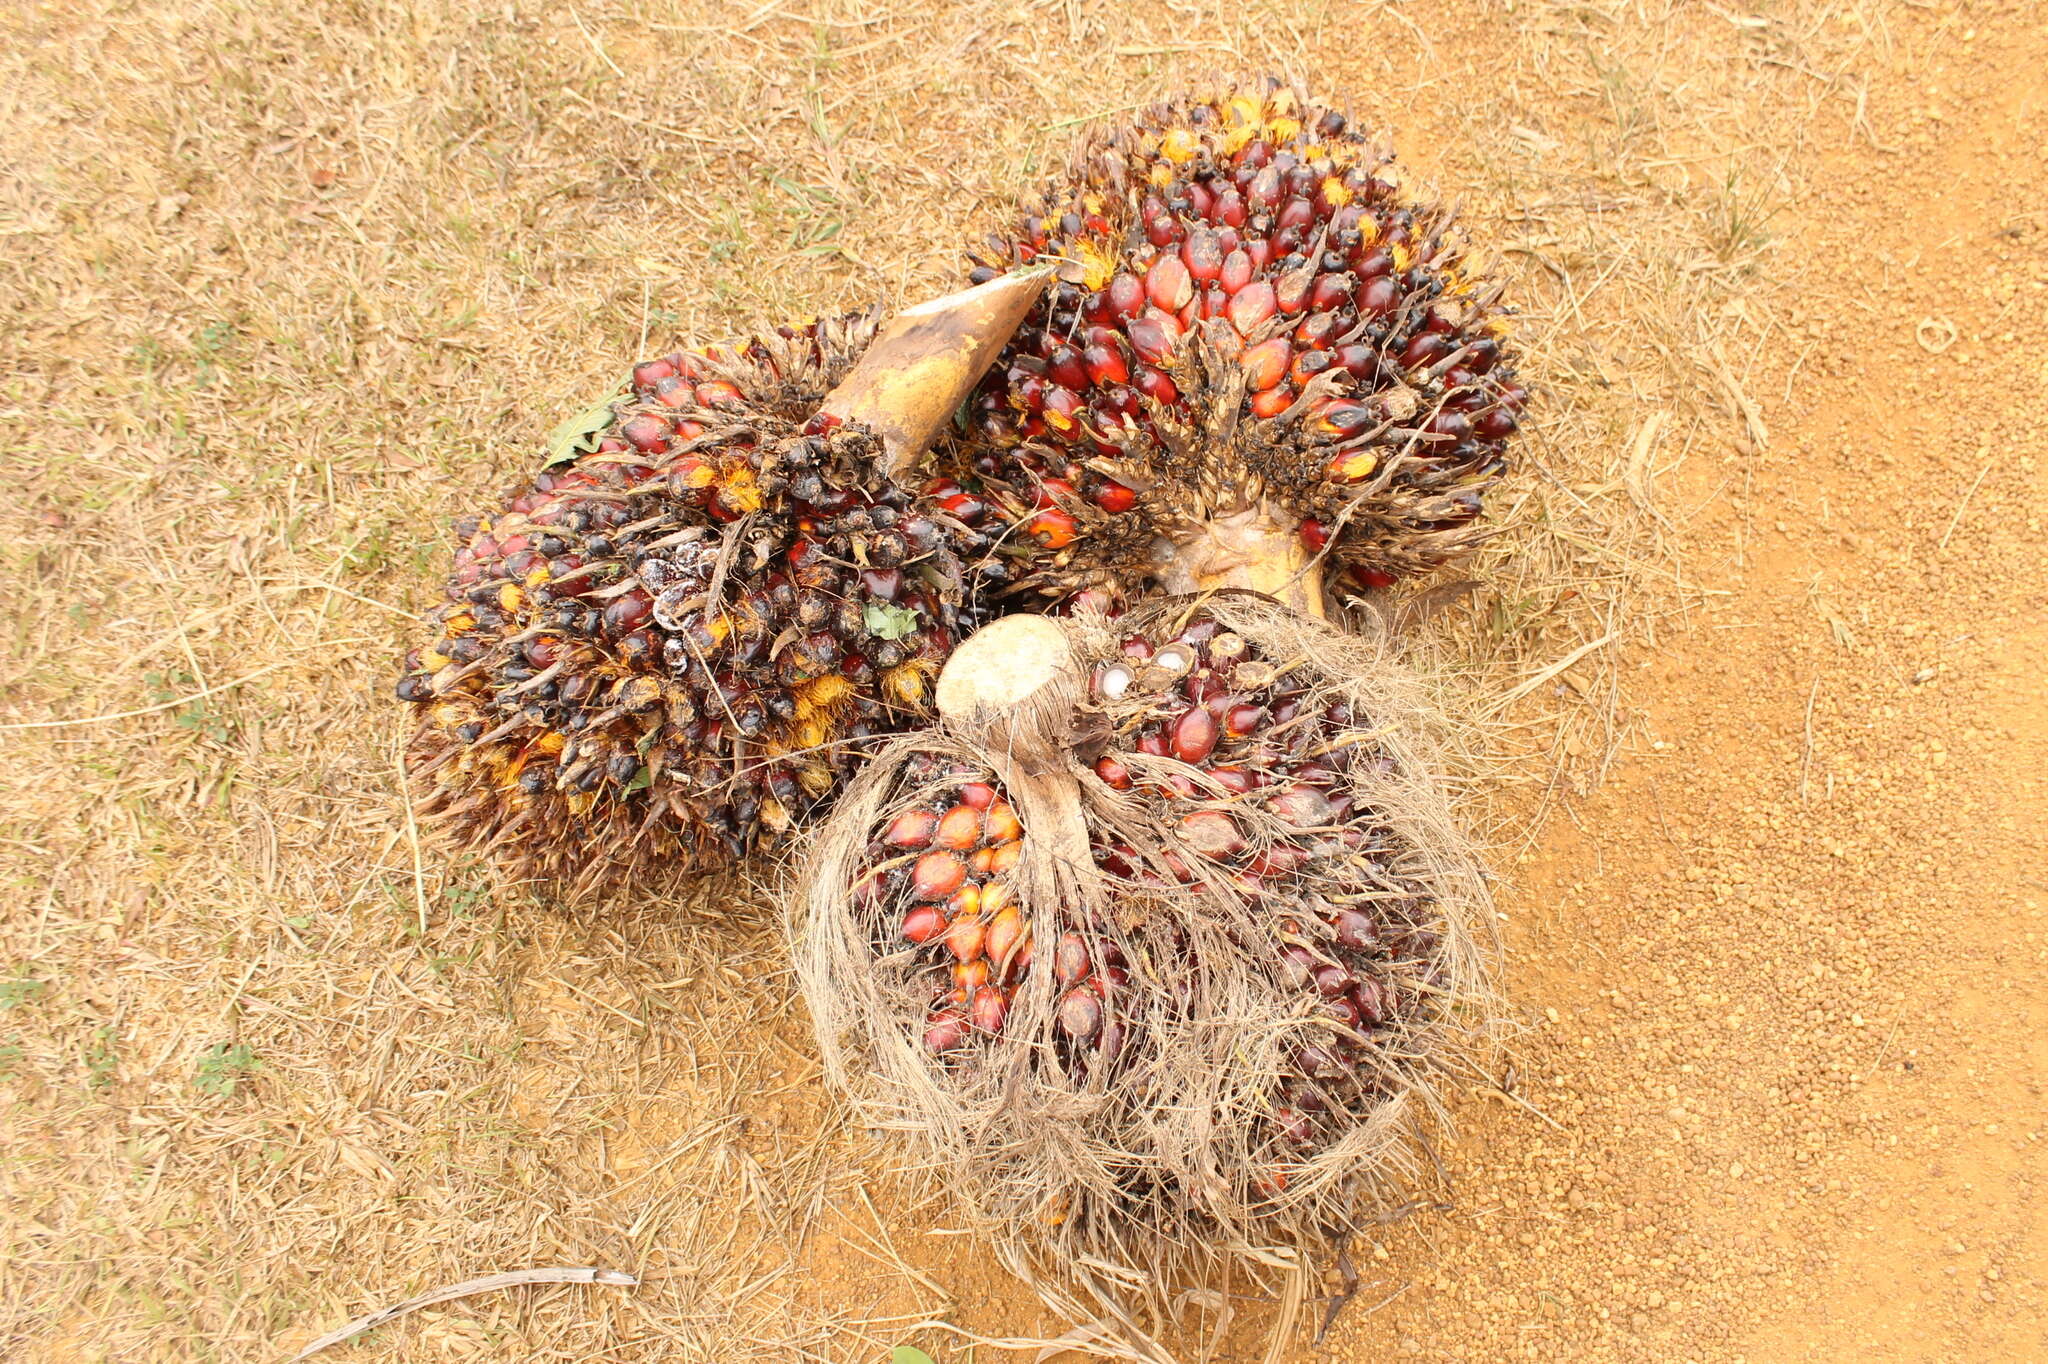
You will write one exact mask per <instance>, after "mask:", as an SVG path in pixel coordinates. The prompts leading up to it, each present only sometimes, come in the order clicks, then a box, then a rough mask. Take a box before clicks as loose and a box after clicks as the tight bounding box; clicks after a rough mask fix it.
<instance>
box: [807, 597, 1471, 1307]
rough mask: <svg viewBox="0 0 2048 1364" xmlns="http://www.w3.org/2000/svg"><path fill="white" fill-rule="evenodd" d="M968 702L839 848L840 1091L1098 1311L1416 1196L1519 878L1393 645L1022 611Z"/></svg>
mask: <svg viewBox="0 0 2048 1364" xmlns="http://www.w3.org/2000/svg"><path fill="white" fill-rule="evenodd" d="M984 646H987V647H984ZM937 697H938V704H939V709H940V713H941V716H942V717H943V718H942V722H941V724H940V725H939V726H938V727H937V728H935V729H933V730H930V731H926V732H921V733H918V734H911V735H903V736H899V737H898V738H896V739H894V740H892V741H890V743H889V745H888V746H887V747H886V748H885V749H884V751H883V752H882V753H881V754H879V755H878V757H877V759H876V760H875V762H874V764H873V765H871V766H870V767H869V768H868V770H867V771H866V772H865V773H863V775H862V776H861V777H860V778H858V779H857V781H856V782H855V784H854V785H853V786H852V787H851V788H850V790H849V792H848V794H847V795H846V796H845V797H844V798H843V800H842V803H841V804H840V805H839V807H838V808H837V809H836V811H835V812H834V815H833V816H832V818H831V819H830V820H828V821H827V823H826V824H825V826H824V827H823V829H822V831H821V833H820V835H819V838H818V841H817V844H816V846H815V848H814V849H813V853H812V856H811V857H810V858H808V859H807V865H808V866H809V868H810V872H809V876H810V879H809V883H808V885H807V886H806V888H805V892H804V897H803V914H804V921H803V925H802V939H801V941H800V943H799V953H798V961H799V972H800V975H801V977H802V979H803V981H804V986H805V994H806V1000H807V1003H808V1004H809V1006H810V1009H811V1013H812V1016H813V1019H814V1023H815V1026H816V1027H817V1029H818V1033H819V1042H820V1046H821V1050H822V1052H823V1054H824V1056H825V1058H826V1061H827V1064H828V1068H829V1069H828V1073H829V1074H830V1075H831V1076H832V1077H833V1078H834V1080H835V1081H836V1082H837V1083H839V1084H841V1085H842V1086H844V1087H845V1088H846V1089H847V1090H848V1091H850V1092H851V1094H852V1095H853V1097H854V1098H855V1100H856V1101H857V1102H859V1103H861V1104H863V1105H865V1106H866V1107H867V1108H868V1109H869V1110H870V1113H871V1116H872V1118H873V1120H874V1121H875V1122H876V1123H877V1125H881V1126H886V1127H888V1128H890V1129H891V1130H893V1131H897V1132H902V1133H909V1134H915V1135H916V1136H917V1137H918V1138H919V1139H920V1140H922V1141H924V1142H926V1143H928V1146H929V1149H927V1150H926V1151H924V1152H922V1153H920V1155H919V1156H918V1157H916V1158H915V1160H916V1163H917V1164H919V1165H920V1166H926V1167H929V1168H934V1169H939V1170H944V1171H946V1172H948V1173H949V1175H951V1176H953V1177H955V1178H957V1181H958V1185H959V1188H960V1190H961V1191H962V1192H963V1193H964V1194H965V1195H966V1196H967V1198H968V1200H969V1202H970V1204H971V1206H973V1207H974V1208H975V1209H976V1210H977V1212H978V1213H979V1214H981V1215H983V1216H986V1217H989V1218H992V1219H994V1220H995V1221H996V1222H998V1223H999V1224H1000V1225H1001V1226H1002V1228H1003V1231H1004V1236H1003V1237H1002V1238H1001V1239H999V1241H998V1245H999V1247H1009V1248H1010V1249H1011V1250H1014V1251H1016V1253H1017V1256H1018V1257H1020V1258H1017V1259H1015V1260H1013V1263H1016V1264H1018V1265H1019V1266H1020V1267H1021V1268H1023V1269H1024V1270H1026V1271H1027V1272H1030V1273H1032V1274H1033V1275H1034V1276H1037V1275H1038V1272H1039V1271H1040V1270H1042V1269H1045V1268H1047V1267H1048V1266H1049V1267H1051V1268H1053V1269H1056V1270H1057V1272H1058V1275H1060V1276H1079V1277H1080V1278H1083V1279H1088V1280H1090V1282H1091V1285H1092V1286H1091V1287H1090V1288H1089V1289H1088V1294H1087V1295H1086V1296H1088V1297H1089V1298H1090V1299H1091V1300H1093V1299H1094V1298H1095V1296H1096V1295H1101V1294H1107V1295H1108V1296H1109V1297H1111V1298H1116V1297H1119V1296H1121V1295H1124V1294H1127V1293H1128V1292H1129V1288H1128V1286H1129V1285H1131V1284H1155V1285H1160V1286H1161V1291H1162V1293H1165V1292H1167V1291H1168V1290H1167V1289H1166V1287H1165V1286H1166V1285H1168V1284H1170V1283H1171V1282H1172V1277H1171V1276H1172V1275H1173V1274H1174V1273H1177V1272H1180V1271H1182V1270H1188V1269H1190V1268H1192V1265H1191V1263H1190V1259H1189V1257H1200V1256H1203V1255H1207V1254H1209V1253H1211V1252H1212V1251H1213V1252H1215V1253H1218V1254H1221V1253H1223V1252H1224V1251H1225V1250H1226V1249H1227V1248H1229V1247H1236V1246H1245V1245H1258V1246H1271V1245H1275V1244H1281V1243H1285V1242H1287V1241H1288V1240H1289V1239H1290V1238H1294V1239H1295V1241H1296V1243H1297V1244H1298V1245H1299V1246H1300V1248H1301V1249H1302V1251H1303V1253H1305V1254H1317V1253H1321V1252H1320V1250H1319V1249H1318V1248H1319V1247H1326V1246H1327V1244H1328V1242H1327V1240H1326V1239H1325V1238H1326V1237H1327V1236H1328V1235H1329V1234H1330V1233H1332V1232H1333V1231H1341V1230H1343V1229H1345V1228H1351V1227H1357V1226H1359V1225H1362V1223H1361V1219H1362V1218H1364V1217H1368V1216H1370V1215H1371V1214H1372V1210H1373V1205H1374V1204H1375V1202H1376V1201H1378V1199H1380V1198H1388V1199H1389V1201H1396V1200H1393V1199H1392V1198H1391V1197H1390V1196H1391V1195H1394V1194H1395V1193H1397V1192H1399V1193H1401V1194H1402V1195H1403V1196H1405V1193H1406V1192H1407V1190H1404V1189H1402V1188H1401V1186H1402V1185H1404V1184H1406V1183H1407V1181H1408V1179H1409V1178H1410V1177H1411V1176H1412V1169H1413V1158H1414V1156H1415V1155H1416V1153H1417V1150H1418V1148H1417V1147H1416V1146H1415V1145H1414V1144H1413V1143H1414V1140H1415V1135H1416V1133H1415V1129H1416V1125H1417V1123H1418V1122H1420V1121H1422V1120H1423V1119H1424V1118H1425V1116H1426V1115H1427V1114H1428V1113H1429V1112H1430V1111H1432V1106H1433V1099H1432V1097H1431V1084H1432V1081H1433V1079H1434V1078H1435V1077H1436V1076H1438V1075H1440V1074H1441V1073H1442V1071H1443V1068H1444V1067H1445V1066H1446V1065H1448V1064H1450V1063H1451V1061H1452V1059H1453V1058H1455V1057H1457V1056H1458V1055H1460V1054H1461V1053H1462V1051H1463V1049H1464V1047H1465V1045H1466V1043H1467V1041H1468V1040H1469V1039H1470V1038H1471V1037H1473V1036H1474V1035H1477V1034H1480V1033H1483V1032H1484V1030H1485V1028H1486V1027H1487V1023H1486V1018H1487V1009H1486V1004H1485V998H1486V996H1485V992H1484V988H1483V984H1482V980H1481V974H1482V973H1481V956H1480V952H1479V948H1478V946H1477V944H1476V941H1475V932H1476V931H1479V930H1481V928H1482V925H1483V922H1484V907H1485V889H1484V885H1483V880H1482V877H1481V874H1480V871H1479V867H1478V863H1477V860H1476V857H1475V856H1474V854H1473V852H1472V849H1471V846H1470V844H1469V843H1468V842H1467V841H1465V840H1464V839H1463V838H1462V836H1461V835H1460V834H1459V833H1458V831H1457V829H1456V827H1455V825H1454V824H1453V823H1452V822H1451V820H1450V818H1449V815H1448V803H1447V801H1446V798H1445V794H1444V790H1443V787H1442V784H1441V781H1440V779H1439V778H1438V777H1437V776H1436V774H1435V773H1434V772H1433V771H1432V770H1431V769H1430V767H1429V765H1428V758H1427V754H1428V752H1429V750H1428V749H1427V747H1426V746H1425V744H1426V739H1424V738H1423V737H1422V735H1423V729H1422V726H1421V724H1420V722H1419V721H1418V713H1419V712H1418V706H1417V702H1416V699H1415V696H1414V694H1413V692H1412V690H1411V689H1410V687H1409V686H1408V684H1406V683H1405V682H1403V681H1402V680H1401V679H1400V676H1399V674H1398V671H1397V670H1394V669H1393V668H1392V667H1391V666H1390V665H1389V663H1388V661H1387V660H1386V659H1385V658H1384V657H1383V656H1381V655H1380V654H1379V653H1378V652H1377V646H1375V645H1373V644H1372V643H1370V642H1368V641H1364V640H1360V639H1356V638H1352V637H1348V636H1345V635H1343V634H1341V633H1339V632H1337V631H1335V630H1333V629H1332V628H1330V627H1328V626H1326V625H1323V624H1322V623H1320V622H1317V621H1314V620H1311V619H1306V618H1302V617H1299V616H1297V615H1295V614H1294V613H1291V612H1288V611H1286V610H1285V609H1283V608H1281V607H1279V606H1277V605H1275V604H1274V603H1272V602H1271V601H1270V600H1268V599H1266V598H1263V597H1259V596H1256V595H1254V594H1250V593H1242V594H1238V593H1230V594H1222V595H1219V596H1205V597H1202V598H1198V599H1172V600H1167V601H1159V600H1154V601H1149V602H1146V603H1143V604H1141V605H1140V606H1138V607H1136V608H1134V609H1133V610H1131V611H1129V612H1127V613H1125V614H1123V615H1120V616H1115V617H1109V616H1104V615H1102V614H1100V613H1098V612H1095V611H1093V610H1091V609H1082V610H1079V611H1077V612H1075V613H1074V614H1073V615H1072V616H1069V617H1064V618H1052V617H1046V616H1031V615H1014V616H1010V617H1007V618H1005V619H1002V620H998V621H996V622H994V623H993V624H992V625H989V626H987V627H984V628H983V630H982V631H980V632H979V633H978V634H976V635H975V636H974V637H972V638H970V639H969V640H968V641H966V642H965V643H963V644H962V645H961V646H960V647H959V648H958V649H956V651H955V652H954V654H953V656H952V658H951V659H950V660H949V661H948V663H947V666H946V669H945V671H944V673H943V674H942V676H941V678H940V680H939V684H938V688H937ZM1411 1187H1412V1186H1411ZM1105 1265H1107V1266H1111V1267H1112V1269H1110V1270H1104V1269H1103V1268H1102V1267H1103V1266H1105ZM1105 1274H1106V1275H1107V1276H1108V1277H1107V1278H1105V1277H1104V1275H1105ZM1038 1282H1040V1284H1041V1287H1043V1285H1044V1283H1045V1280H1044V1279H1043V1278H1042V1277H1041V1278H1038ZM1119 1284H1121V1285H1124V1287H1118V1286H1117V1285H1119ZM1077 1296H1081V1295H1077ZM1049 1300H1050V1299H1049ZM1128 1319H1129V1318H1127V1317H1125V1318H1120V1320H1128Z"/></svg>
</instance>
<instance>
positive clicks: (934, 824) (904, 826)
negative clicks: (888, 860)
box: [882, 810, 939, 848]
mask: <svg viewBox="0 0 2048 1364" xmlns="http://www.w3.org/2000/svg"><path fill="white" fill-rule="evenodd" d="M938 824H939V817H938V815H936V814H935V813H933V812H932V811H930V810H905V811H904V812H903V813H902V814H900V815H898V816H896V818H895V819H894V820H893V821H892V822H891V823H890V825H889V827H888V829H886V830H885V831H884V832H883V834H882V841H883V842H884V843H887V844H888V845H889V846H891V847H894V848H922V847H926V846H927V845H929V844H930V843H931V841H932V833H933V831H934V830H936V829H937V828H938Z"/></svg>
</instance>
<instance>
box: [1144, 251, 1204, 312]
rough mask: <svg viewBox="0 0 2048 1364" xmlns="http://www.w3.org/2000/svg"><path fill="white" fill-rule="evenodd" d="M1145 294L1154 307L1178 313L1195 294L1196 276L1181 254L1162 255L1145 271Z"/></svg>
mask: <svg viewBox="0 0 2048 1364" xmlns="http://www.w3.org/2000/svg"><path fill="white" fill-rule="evenodd" d="M1145 296H1146V297H1147V298H1149V299H1151V300H1152V306H1153V307H1155V308H1161V309H1164V310H1165V311H1167V312H1169V313H1178V312H1179V311H1180V310H1181V309H1182V308H1185V307H1186V306H1187V305H1188V303H1189V302H1190V301H1192V300H1193V298H1194V296H1195V281H1194V277H1193V276H1191V275H1190V274H1189V273H1188V268H1187V266H1185V265H1183V264H1182V263H1181V259H1180V257H1179V256H1161V257H1160V258H1159V259H1158V260H1156V261H1154V262H1153V263H1152V268H1151V269H1149V270H1147V271H1146V272H1145Z"/></svg>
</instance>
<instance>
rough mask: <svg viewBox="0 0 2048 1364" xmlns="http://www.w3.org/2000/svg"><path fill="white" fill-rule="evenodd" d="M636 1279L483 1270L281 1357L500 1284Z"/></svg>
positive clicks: (611, 1273)
mask: <svg viewBox="0 0 2048 1364" xmlns="http://www.w3.org/2000/svg"><path fill="white" fill-rule="evenodd" d="M639 1282H640V1280H639V1279H637V1278H635V1277H634V1276H633V1275H631V1274H625V1273H621V1272H620V1271H618V1270H616V1269H565V1268H555V1269H515V1270H513V1271H511V1272H510V1273H508V1274H486V1275H485V1276H484V1277H483V1278H481V1279H468V1280H465V1281H464V1282H462V1283H459V1284H453V1285H451V1286H449V1287H447V1288H437V1289H435V1290H434V1291H433V1292H431V1293H422V1294H420V1295H419V1296H418V1297H416V1298H407V1299H406V1300H405V1301H404V1302H401V1303H395V1304H393V1305H392V1306H390V1307H384V1308H379V1309H378V1310H377V1311H375V1312H372V1313H370V1314H369V1315H368V1316H366V1317H357V1318H356V1319H355V1320H354V1321H352V1322H350V1323H349V1324H348V1325H346V1326H339V1327H336V1328H335V1329H334V1330H332V1331H329V1332H328V1333H327V1334H326V1335H324V1336H322V1337H320V1339H318V1340H316V1341H314V1342H313V1343H312V1344H311V1345H308V1346H307V1347H306V1348H305V1349H303V1350H301V1351H299V1352H298V1353H297V1354H295V1355H293V1356H292V1357H291V1358H290V1359H288V1360H286V1361H285V1364H299V1361H300V1360H302V1359H311V1358H312V1357H313V1356H314V1355H317V1354H319V1353H320V1352H321V1351H322V1350H325V1349H327V1348H328V1347H329V1346H333V1345H339V1344H341V1343H342V1342H343V1341H344V1340H347V1339H349V1338H350V1337H351V1336H359V1335H361V1334H362V1333H363V1332H365V1331H368V1330H370V1329H371V1328H373V1327H377V1326H382V1325H384V1323H386V1322H388V1321H396V1320H398V1319H399V1318H400V1317H402V1316H405V1315H406V1314H407V1313H409V1312H417V1311H419V1310H420V1309H421V1308H422V1307H432V1306H433V1305H434V1304H435V1303H440V1302H453V1301H454V1300H455V1299H457V1298H468V1297H474V1296H475V1295H476V1294H478V1293H495V1292H497V1291H498V1290H499V1289H501V1288H520V1287H523V1286H525V1285H526V1284H532V1283H595V1284H604V1285H605V1286H607V1287H609V1288H633V1287H635V1286H637V1285H638V1284H639Z"/></svg>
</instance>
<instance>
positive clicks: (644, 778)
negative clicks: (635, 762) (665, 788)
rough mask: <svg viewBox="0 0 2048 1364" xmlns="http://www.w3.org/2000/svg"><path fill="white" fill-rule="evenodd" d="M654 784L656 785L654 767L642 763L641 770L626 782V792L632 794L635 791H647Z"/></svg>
mask: <svg viewBox="0 0 2048 1364" xmlns="http://www.w3.org/2000/svg"><path fill="white" fill-rule="evenodd" d="M652 785H654V769H653V768H651V767H649V766H647V764H645V763H642V764H641V765H640V770H639V771H638V772H635V773H634V774H633V780H631V781H629V782H627V783H626V785H625V788H624V794H626V795H629V796H630V795H632V794H633V793H634V792H635V791H645V790H646V789H647V788H648V787H650V786H652Z"/></svg>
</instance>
